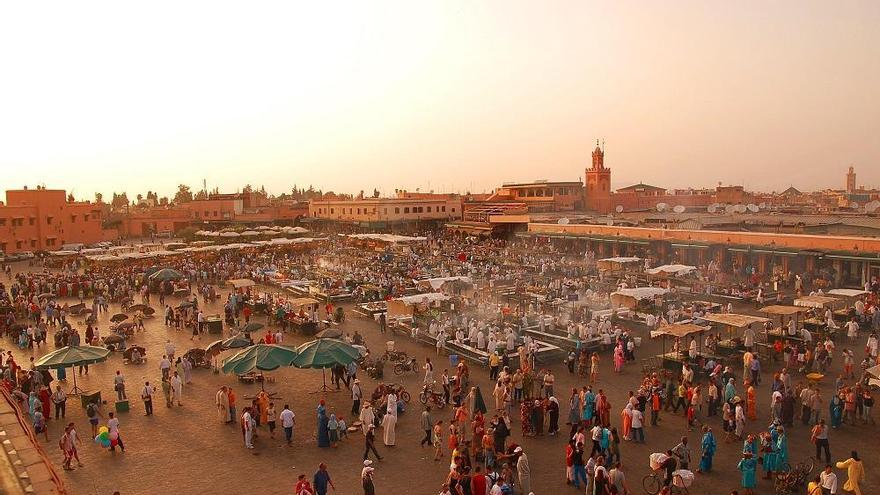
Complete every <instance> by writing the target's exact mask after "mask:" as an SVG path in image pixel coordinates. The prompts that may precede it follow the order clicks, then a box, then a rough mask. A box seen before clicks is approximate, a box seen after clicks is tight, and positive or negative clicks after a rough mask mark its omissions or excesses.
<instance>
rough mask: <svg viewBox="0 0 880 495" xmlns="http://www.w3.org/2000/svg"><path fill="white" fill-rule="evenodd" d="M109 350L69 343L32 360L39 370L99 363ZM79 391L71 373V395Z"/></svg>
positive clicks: (108, 353) (105, 357)
mask: <svg viewBox="0 0 880 495" xmlns="http://www.w3.org/2000/svg"><path fill="white" fill-rule="evenodd" d="M109 355H110V350H109V349H105V348H103V347H96V346H93V345H69V346H67V347H62V348H61V349H58V350H57V351H53V352H50V353H49V354H46V355H45V356H43V357H41V358H40V359H37V360H36V361H34V367H35V368H37V369H39V370H45V369H50V368H56V369H57V368H69V367H71V366H85V365H87V364H94V363H100V362H102V361H106V360H107V356H109ZM78 393H79V387H77V386H76V373H73V390H71V391H70V394H71V395H76V394H78Z"/></svg>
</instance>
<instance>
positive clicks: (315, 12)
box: [0, 1, 880, 199]
mask: <svg viewBox="0 0 880 495" xmlns="http://www.w3.org/2000/svg"><path fill="white" fill-rule="evenodd" d="M0 14H2V15H0V46H3V47H4V48H3V49H2V50H3V52H4V54H3V61H4V62H3V66H4V77H3V78H2V80H0V108H2V112H0V133H2V135H3V136H4V138H3V145H2V146H0V169H2V170H3V171H4V177H3V186H4V188H19V187H22V186H23V185H27V184H30V185H34V184H35V183H44V184H46V185H47V186H48V187H50V188H51V187H58V188H66V189H67V190H68V191H72V192H73V193H74V194H75V195H76V196H77V198H83V199H90V198H92V196H93V194H94V192H102V193H103V194H104V195H105V197H107V196H109V195H110V193H112V192H113V191H123V190H125V191H128V192H129V193H132V192H145V191H146V190H148V189H149V190H154V191H158V192H159V193H160V194H161V195H168V196H173V193H174V191H175V190H176V188H177V185H178V184H180V183H186V184H189V185H191V186H192V187H193V188H198V187H200V186H201V183H202V179H206V180H207V183H208V187H209V188H214V187H216V188H219V189H220V190H223V191H234V190H236V189H237V188H240V187H241V186H243V185H244V184H245V183H251V184H254V185H258V186H259V185H265V187H266V189H267V190H268V192H269V193H274V194H277V193H282V192H288V191H289V189H290V187H291V186H292V185H293V184H297V185H299V186H308V185H309V184H312V185H314V186H315V187H316V188H321V189H323V190H324V191H328V190H333V191H336V192H347V193H356V192H357V191H359V190H368V191H371V190H372V189H373V188H374V187H376V188H378V189H379V190H380V191H381V192H382V193H383V194H392V193H393V191H394V189H396V188H407V189H410V190H415V189H416V188H420V189H421V190H422V191H427V190H435V191H437V192H440V191H449V192H456V191H457V192H465V191H473V192H480V191H490V190H492V189H493V188H494V187H497V186H498V185H500V183H501V182H502V181H507V180H533V179H550V180H569V181H571V180H580V179H581V178H582V177H583V170H584V168H585V167H587V166H589V162H590V151H591V150H592V148H593V147H594V146H595V140H596V139H597V138H598V139H601V140H604V141H605V143H606V145H605V146H606V154H607V158H606V164H607V166H609V167H611V168H613V170H614V178H613V183H612V186H613V187H614V188H618V187H623V186H626V185H629V184H632V183H636V182H640V181H643V182H646V183H651V184H657V185H660V186H663V187H668V188H683V187H714V186H715V185H717V183H718V182H723V183H724V184H742V185H745V187H746V188H747V189H753V190H764V191H771V190H777V191H779V190H782V189H785V188H787V187H788V186H790V185H793V186H795V187H798V188H800V189H801V190H815V189H823V188H838V189H839V188H843V183H842V173H843V171H844V170H845V169H846V167H848V166H850V165H853V166H855V167H856V169H857V170H858V171H859V183H860V184H864V185H866V186H869V187H871V186H878V185H880V166H878V156H880V140H878V139H876V129H877V128H878V124H880V98H878V97H877V94H876V88H878V87H880V39H878V38H880V31H878V30H877V26H878V25H880V3H878V2H871V1H863V2H859V1H848V2H820V1H780V2H772V3H763V2H762V3H757V2H754V3H752V4H751V5H749V4H748V3H747V4H732V3H725V2H689V1H681V2H635V1H632V2H607V3H601V2H576V1H572V2H552V3H549V4H548V3H540V2H538V3H535V2H485V3H479V4H477V3H471V2H435V3H426V2H417V3H412V2H370V3H354V4H349V5H344V6H343V5H337V4H332V5H331V4H327V5H324V4H321V5H319V4H315V3H307V2H303V3H284V2H279V3H277V4H262V5H261V6H259V7H255V6H253V5H244V4H241V5H235V4H225V5H224V4H214V3H210V4H208V3H185V4H179V3H174V4H172V3H164V4H163V3H161V2H160V3H158V4H156V3H154V4H150V6H149V7H146V6H143V5H134V4H119V3H115V2H92V3H87V4H59V5H55V6H53V8H52V10H51V11H46V9H45V8H43V7H42V6H37V5H35V4H32V3H26V2H25V3H15V4H7V5H5V6H4V7H3V9H2V11H0ZM769 171H772V174H768V172H769Z"/></svg>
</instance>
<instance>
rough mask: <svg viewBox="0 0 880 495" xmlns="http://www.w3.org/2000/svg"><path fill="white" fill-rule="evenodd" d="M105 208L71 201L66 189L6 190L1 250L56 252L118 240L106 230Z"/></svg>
mask: <svg viewBox="0 0 880 495" xmlns="http://www.w3.org/2000/svg"><path fill="white" fill-rule="evenodd" d="M102 211H103V205H101V204H100V203H91V202H88V201H68V198H67V193H66V191H64V190H63V189H45V188H42V187H37V188H36V189H20V190H11V191H6V203H0V251H3V252H5V253H6V254H14V253H20V252H25V251H56V250H58V249H61V246H63V245H65V244H79V243H81V244H94V243H97V242H101V241H105V240H109V239H115V238H116V231H115V230H104V229H103V226H102V224H103V214H102Z"/></svg>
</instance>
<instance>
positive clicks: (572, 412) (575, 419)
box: [568, 388, 581, 438]
mask: <svg viewBox="0 0 880 495" xmlns="http://www.w3.org/2000/svg"><path fill="white" fill-rule="evenodd" d="M568 424H570V425H571V433H570V434H569V435H568V438H571V437H573V436H574V434H575V432H577V429H578V426H580V424H581V396H580V394H578V390H577V389H576V388H573V389H571V398H569V399H568Z"/></svg>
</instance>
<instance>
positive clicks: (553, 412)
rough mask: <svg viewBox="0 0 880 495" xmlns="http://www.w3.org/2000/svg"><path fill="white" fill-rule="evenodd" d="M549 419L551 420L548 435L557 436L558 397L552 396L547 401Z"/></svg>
mask: <svg viewBox="0 0 880 495" xmlns="http://www.w3.org/2000/svg"><path fill="white" fill-rule="evenodd" d="M547 417H548V420H549V425H548V427H547V433H548V434H550V435H556V434H557V433H558V432H559V401H558V400H556V397H553V396H551V397H550V399H548V401H547Z"/></svg>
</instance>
